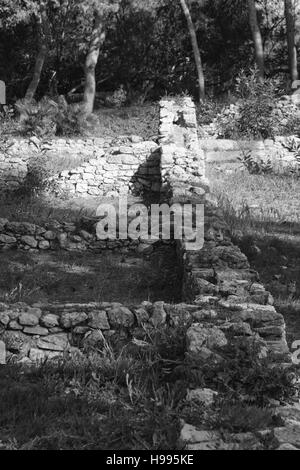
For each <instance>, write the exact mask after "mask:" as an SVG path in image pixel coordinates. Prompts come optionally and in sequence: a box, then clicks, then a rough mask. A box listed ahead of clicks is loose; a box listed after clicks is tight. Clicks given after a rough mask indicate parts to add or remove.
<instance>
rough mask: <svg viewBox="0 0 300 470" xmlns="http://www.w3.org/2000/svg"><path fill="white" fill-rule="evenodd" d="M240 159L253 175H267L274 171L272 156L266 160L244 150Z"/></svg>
mask: <svg viewBox="0 0 300 470" xmlns="http://www.w3.org/2000/svg"><path fill="white" fill-rule="evenodd" d="M239 161H240V162H241V163H242V165H243V166H244V167H245V168H246V169H247V170H248V172H249V173H250V174H251V175H266V174H270V173H272V172H273V165H272V161H271V160H270V158H268V159H267V160H266V161H264V160H263V159H262V158H256V159H255V158H254V157H253V156H252V153H251V152H243V153H242V156H241V157H239Z"/></svg>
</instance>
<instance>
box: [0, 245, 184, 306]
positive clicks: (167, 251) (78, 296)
mask: <svg viewBox="0 0 300 470" xmlns="http://www.w3.org/2000/svg"><path fill="white" fill-rule="evenodd" d="M180 296H181V277H180V271H179V268H178V266H177V258H176V252H175V247H171V246H162V247H161V248H157V250H155V251H154V253H153V254H152V255H150V256H149V257H148V258H147V259H146V258H143V257H139V256H137V255H134V254H132V255H130V254H123V255H122V254H120V253H112V252H103V253H99V254H97V255H96V256H95V254H92V253H67V252H47V253H26V252H17V251H14V252H4V253H0V299H1V301H5V302H16V301H24V302H28V303H33V302H39V301H42V302H43V301H44V302H57V301H58V302H69V301H72V302H83V303H85V302H93V301H99V302H101V301H107V302H121V303H125V304H130V303H132V304H138V303H140V302H142V301H144V300H149V301H157V300H165V301H169V302H178V301H180Z"/></svg>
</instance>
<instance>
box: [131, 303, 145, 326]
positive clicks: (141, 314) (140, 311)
mask: <svg viewBox="0 0 300 470" xmlns="http://www.w3.org/2000/svg"><path fill="white" fill-rule="evenodd" d="M134 314H135V317H136V319H137V323H138V325H142V324H143V323H147V322H148V321H149V314H148V312H147V310H146V309H144V308H142V307H141V308H137V309H136V310H134Z"/></svg>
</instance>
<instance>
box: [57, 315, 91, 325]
mask: <svg viewBox="0 0 300 470" xmlns="http://www.w3.org/2000/svg"><path fill="white" fill-rule="evenodd" d="M87 319H88V316H87V314H86V313H84V312H64V313H63V314H62V315H61V318H60V323H61V325H62V327H63V328H72V327H74V326H77V325H80V323H83V322H85V321H86V320H87Z"/></svg>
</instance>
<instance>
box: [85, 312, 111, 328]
mask: <svg viewBox="0 0 300 470" xmlns="http://www.w3.org/2000/svg"><path fill="white" fill-rule="evenodd" d="M88 326H90V327H91V328H95V329H99V330H109V329H110V326H109V323H108V319H107V315H106V311H105V310H95V311H94V312H91V313H89V315H88Z"/></svg>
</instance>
